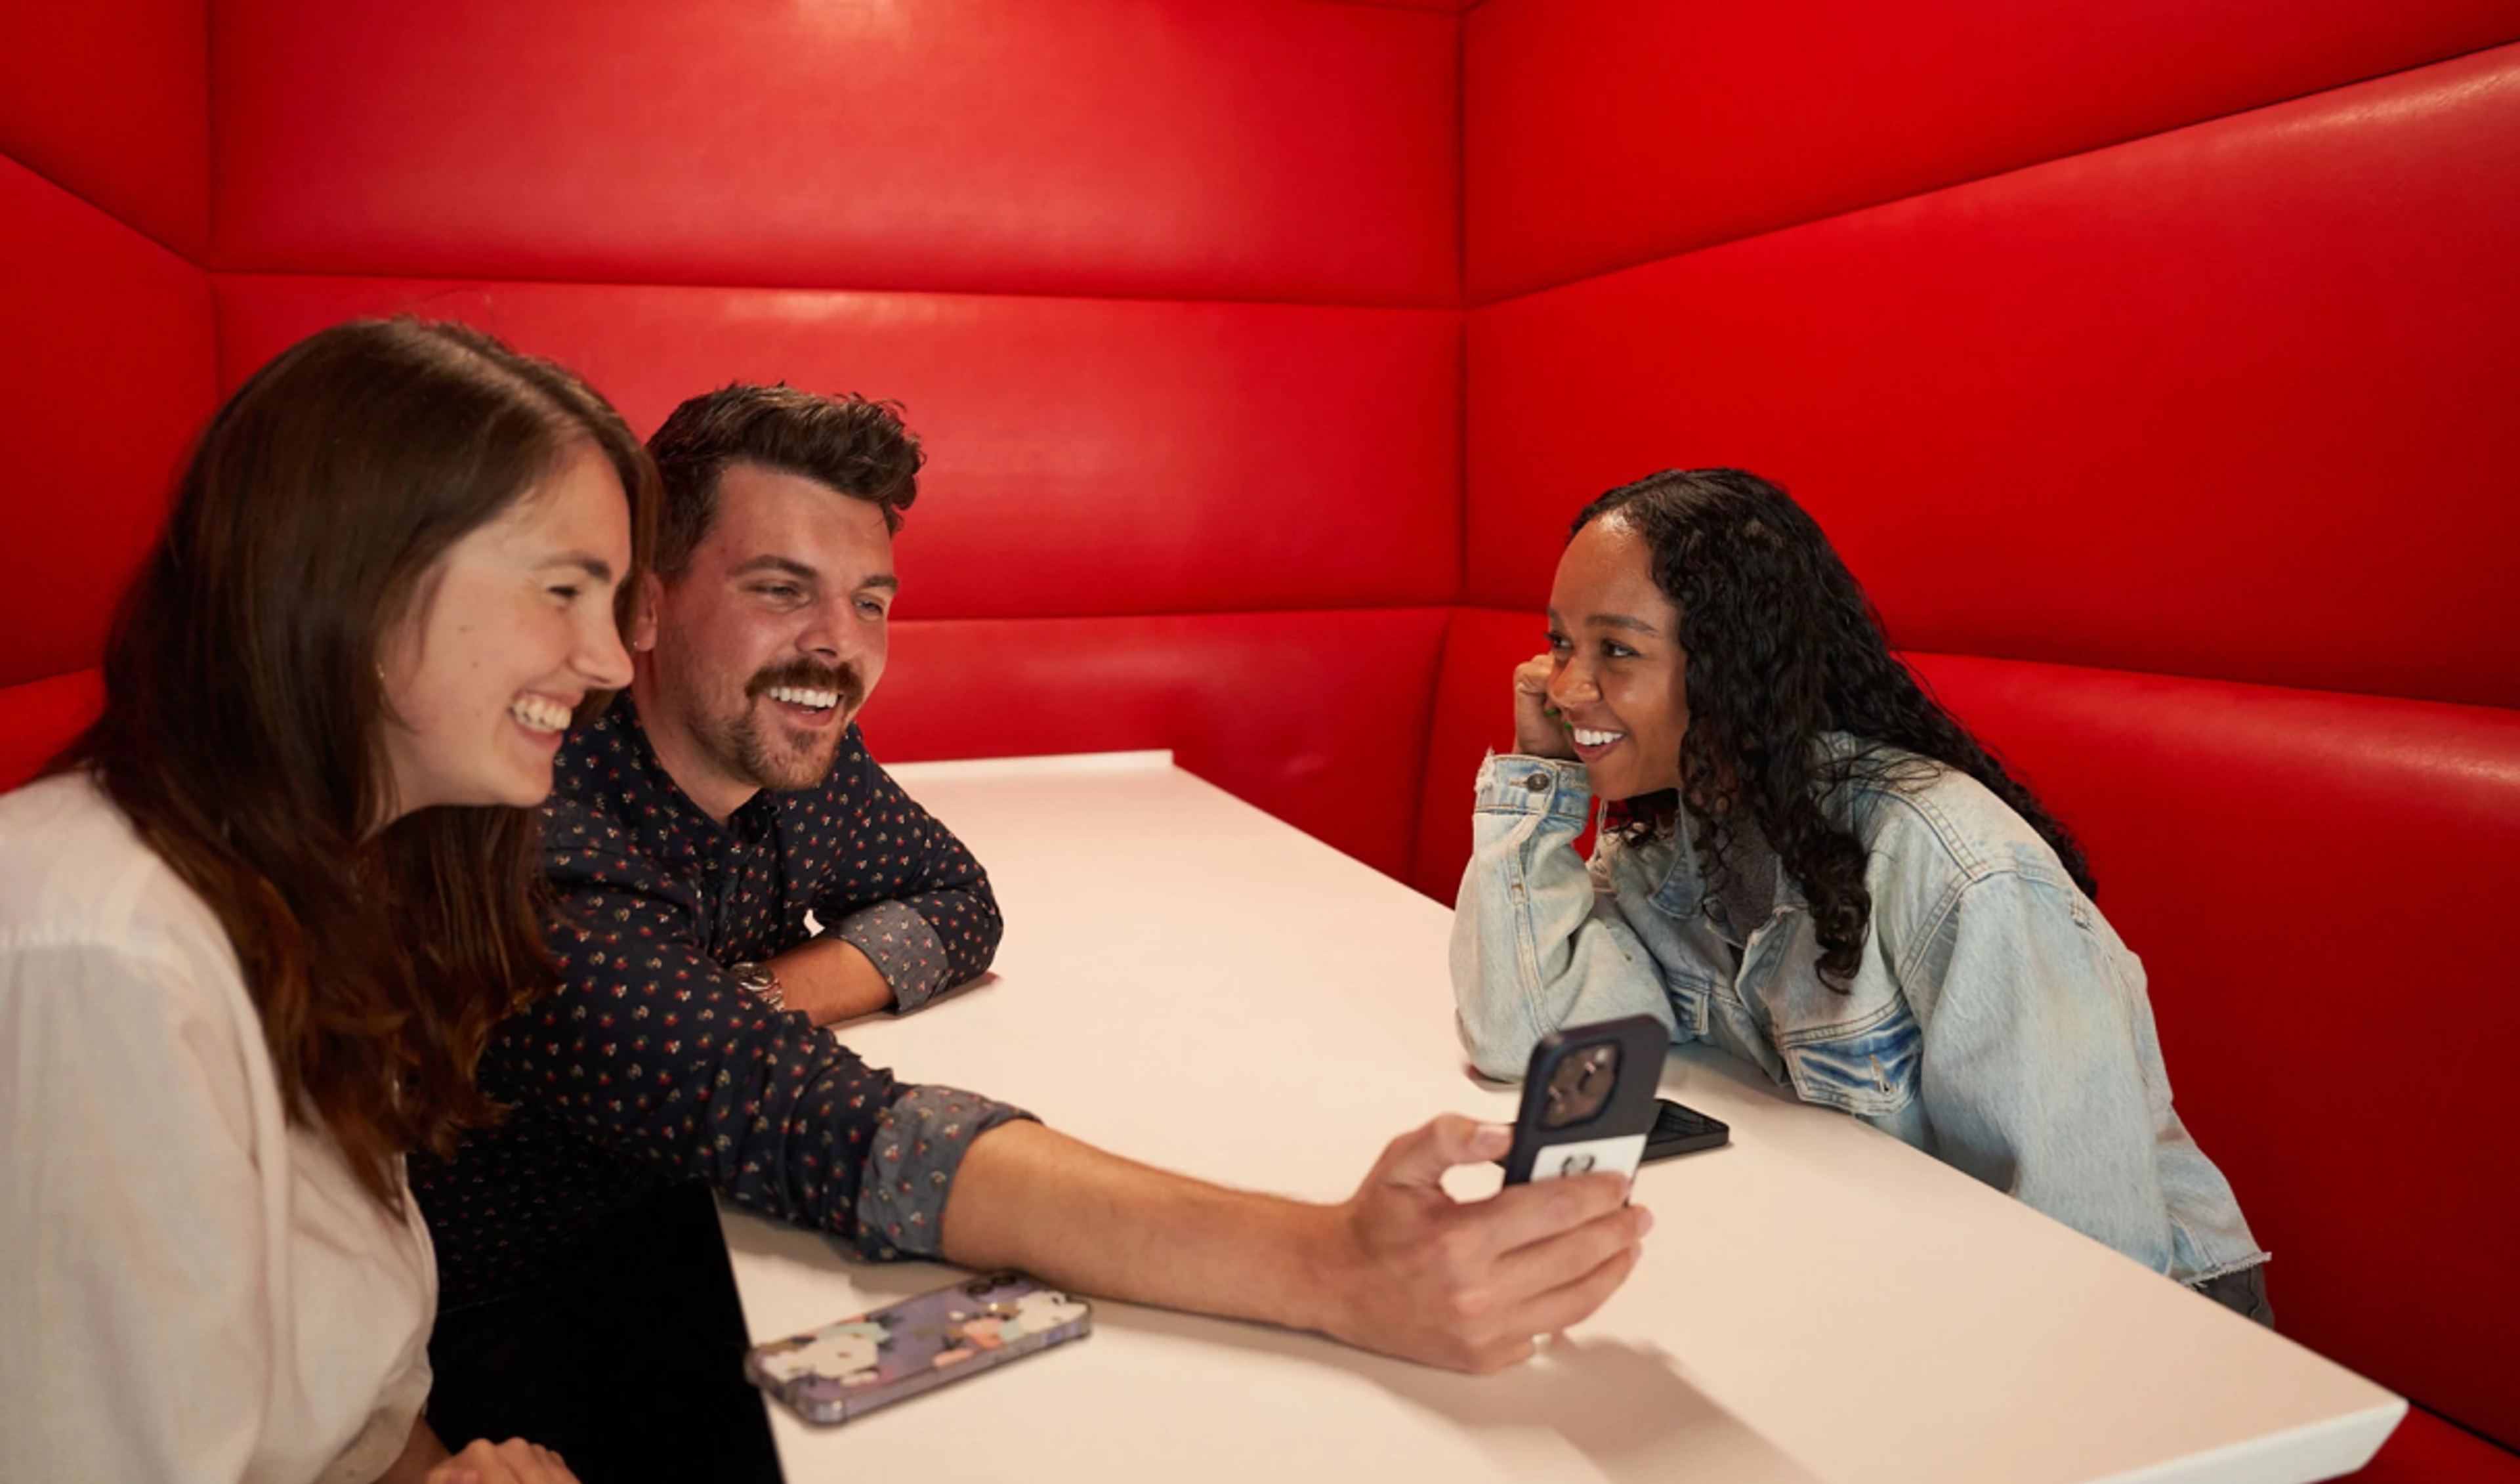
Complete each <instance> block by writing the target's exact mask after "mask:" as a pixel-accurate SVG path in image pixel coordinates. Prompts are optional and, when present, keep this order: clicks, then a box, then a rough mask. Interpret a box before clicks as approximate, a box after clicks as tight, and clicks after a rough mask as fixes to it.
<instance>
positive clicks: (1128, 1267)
mask: <svg viewBox="0 0 2520 1484" xmlns="http://www.w3.org/2000/svg"><path fill="white" fill-rule="evenodd" d="M1510 1137H1511V1136H1510V1133H1509V1131H1508V1130H1506V1129H1504V1128H1501V1127H1499V1126H1497V1125H1494V1124H1481V1123H1476V1122H1473V1121H1472V1120H1470V1119H1468V1118H1463V1117H1460V1116H1458V1115H1451V1114H1448V1115H1445V1116H1443V1117H1440V1118H1437V1119H1436V1120H1435V1121H1434V1122H1433V1123H1430V1124H1428V1125H1426V1126H1425V1127H1424V1128H1421V1129H1419V1130H1418V1131H1417V1132H1415V1133H1411V1134H1405V1135H1402V1136H1401V1137H1400V1138H1399V1139H1397V1140H1395V1141H1393V1143H1392V1144H1391V1146H1390V1147H1389V1148H1387V1149H1386V1150H1384V1152H1383V1155H1382V1158H1381V1159H1380V1160H1379V1161H1378V1162H1376V1164H1375V1165H1374V1167H1373V1172H1372V1173H1371V1174H1369V1175H1368V1176H1367V1177H1366V1179H1365V1183H1364V1185H1362V1186H1360V1187H1359V1188H1358V1190H1357V1192H1356V1194H1354V1195H1353V1196H1350V1197H1349V1198H1348V1199H1347V1200H1346V1201H1344V1202H1341V1203H1340V1204H1338V1205H1334V1206H1323V1205H1311V1204H1307V1203H1305V1202H1301V1201H1294V1200H1286V1199H1283V1198H1280V1197H1277V1196H1272V1195H1257V1194H1251V1193H1248V1192H1240V1191H1229V1190H1225V1189H1222V1188H1220V1187H1217V1186H1211V1185H1207V1184H1204V1183H1202V1182H1199V1181H1195V1180H1192V1179H1189V1178H1187V1177H1184V1176H1180V1175H1172V1174H1167V1173H1165V1172H1164V1171H1161V1170H1156V1169H1150V1168H1148V1166H1145V1165H1141V1164H1136V1163H1133V1162H1131V1161H1129V1160H1126V1159H1122V1158H1119V1157H1118V1156H1116V1155H1112V1154H1106V1153H1104V1152H1102V1150H1100V1149H1097V1148H1095V1147H1092V1146H1090V1145H1086V1144H1081V1143H1079V1142H1077V1141H1076V1140H1073V1139H1070V1138H1067V1137H1066V1136H1064V1135H1062V1134H1058V1133H1056V1132H1054V1131H1052V1130H1050V1129H1047V1128H1044V1127H1042V1126H1041V1125H1040V1124H1037V1123H1008V1124H1003V1125H1001V1126H999V1127H997V1128H994V1129H991V1130H989V1131H988V1132H986V1133H984V1134H982V1135H981V1136H980V1137H979V1138H978V1139H976V1140H974V1141H973V1142H972V1145H971V1147H970V1149H969V1151H968V1152H967V1153H966V1154H965V1155H964V1156H963V1162H962V1166H961V1168H960V1170H959V1171H958V1172H957V1173H956V1175H955V1177H954V1186H953V1192H952V1193H951V1194H950V1195H949V1196H948V1197H947V1199H946V1203H945V1213H944V1227H943V1232H942V1237H943V1240H942V1243H941V1245H942V1248H943V1251H944V1255H945V1256H946V1257H947V1258H948V1259H950V1260H951V1261H953V1262H956V1263H960V1264H962V1265H963V1266H965V1267H970V1268H981V1269H987V1268H1000V1267H1006V1268H1020V1269H1022V1270H1024V1271H1025V1272H1027V1273H1031V1274H1033V1275H1034V1276H1036V1277H1039V1278H1043V1279H1047V1280H1049V1281H1050V1282H1056V1283H1059V1284H1061V1285H1063V1286H1066V1287H1069V1288H1073V1289H1076V1290H1078V1291H1080V1292H1086V1293H1100V1294H1104V1295H1107V1296H1109V1297H1112V1298H1117V1299H1123V1300H1128V1301H1131V1302H1136V1303H1145V1304H1153V1305H1158V1306H1160V1307H1163V1308H1168V1309H1188V1310H1194V1311H1197V1312H1200V1313H1206V1314H1219V1315H1225V1316H1228V1317H1231V1318H1236V1319H1252V1320H1262V1321H1266V1322H1268V1323H1271V1324H1278V1325H1284V1326H1287V1327H1292V1328H1298V1329H1314V1330H1319V1331H1320V1332H1322V1333H1324V1334H1328V1335H1329V1336H1330V1337H1332V1338H1334V1339H1339V1340H1344V1341H1346V1342H1347V1343H1349V1344H1352V1345H1357V1346H1360V1347H1362V1348H1364V1349H1368V1350H1377V1351H1380V1352H1382V1353H1384V1354H1387V1355H1397V1356H1401V1357H1403V1358H1406V1359H1409V1360H1414V1361H1420V1362H1424V1363H1426V1364H1429V1365H1436V1366H1445V1367H1450V1368H1452V1369H1454V1370H1459V1371H1477V1372H1488V1371H1495V1370H1498V1369H1501V1368H1503V1367H1505V1366H1508V1365H1511V1364H1513V1363H1515V1362H1517V1361H1520V1360H1523V1359H1526V1358H1528V1357H1529V1356H1530V1355H1531V1353H1532V1349H1533V1345H1532V1341H1533V1338H1534V1337H1535V1336H1538V1335H1544V1334H1551V1333H1554V1332H1555V1331H1557V1330H1559V1329H1563V1328H1565V1327H1567V1326H1569V1325H1572V1324H1574V1323H1576V1322H1577V1321H1578V1320H1581V1319H1583V1318H1584V1317H1585V1316H1587V1315H1589V1314H1591V1313H1592V1312H1593V1311H1594V1310H1595V1309H1598V1308H1599V1307H1600V1305H1601V1303H1602V1301H1603V1300H1604V1299H1607V1298H1608V1297H1609V1296H1610V1294H1611V1292H1612V1291H1613V1290H1615V1289H1616V1288H1617V1287H1618V1286H1619V1284H1620V1283H1621V1282H1624V1281H1625V1280H1626V1279H1627V1276H1628V1273H1629V1270H1630V1269H1632V1268H1633V1267H1635V1265H1636V1260H1637V1254H1638V1243H1639V1242H1640V1241H1641V1240H1643V1237H1644V1234H1645V1232H1646V1230H1647V1229H1648V1228H1649V1227H1650V1226H1651V1224H1652V1223H1651V1218H1650V1217H1649V1216H1647V1215H1646V1214H1645V1212H1644V1210H1643V1208H1642V1207H1636V1206H1629V1205H1627V1204H1625V1201H1626V1198H1627V1189H1628V1183H1627V1181H1626V1180H1624V1179H1622V1178H1621V1177H1619V1176H1616V1175H1592V1176H1585V1177H1583V1178H1581V1179H1575V1180H1557V1181H1548V1182H1543V1183H1540V1184H1534V1185H1524V1186H1511V1187H1508V1188H1507V1189H1506V1190H1504V1191H1502V1192H1498V1193H1497V1194H1496V1195H1494V1196H1492V1197H1490V1198H1488V1199H1485V1200H1476V1201H1456V1200H1454V1199H1453V1198H1452V1197H1451V1196H1450V1195H1447V1194H1446V1193H1445V1192H1444V1190H1443V1187H1442V1184H1441V1182H1442V1179H1443V1174H1444V1171H1445V1170H1446V1169H1448V1168H1450V1167H1451V1166H1453V1165H1456V1164H1469V1163H1474V1162H1477V1161H1481V1160H1487V1159H1493V1158H1495V1157H1497V1156H1498V1155H1501V1154H1503V1153H1504V1152H1505V1149H1506V1146H1507V1144H1508V1142H1509V1140H1510Z"/></svg>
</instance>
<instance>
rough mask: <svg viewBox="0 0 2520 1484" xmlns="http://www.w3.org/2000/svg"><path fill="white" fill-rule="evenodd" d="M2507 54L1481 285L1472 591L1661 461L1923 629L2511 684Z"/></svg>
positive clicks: (2479, 690)
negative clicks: (1812, 543) (1809, 538)
mask: <svg viewBox="0 0 2520 1484" xmlns="http://www.w3.org/2000/svg"><path fill="white" fill-rule="evenodd" d="M2515 262H2520V47H2506V48H2503V49H2501V50H2498V51H2495V52H2488V53H2483V54H2480V55H2477V56H2473V57H2468V58H2463V59H2460V60H2458V61H2454V62H2449V63H2444V64H2441V65H2439V66H2435V67H2425V68H2421V69H2419V70H2416V71H2411V72H2407V73H2403V74H2400V75H2398V76H2395V77H2389V78H2385V79H2381V80H2379V81H2376V82H2371V83H2365V84H2361V85H2358V86H2355V87H2351V88H2344V89H2340V90H2337V91H2334V92H2330V93H2324V94H2320V95H2319V96H2318V97H2316V98H2311V99H2306V100H2303V101H2301V102H2298V103H2291V104H2284V105H2280V106H2278V107H2274V108H2270V109H2266V110H2262V111H2259V112H2253V113H2247V114H2242V115H2239V116H2237V117H2233V118H2228V119H2222V120H2218V121H2216V122H2213V123H2209V124H2202V125H2198V126H2196V127H2194V128H2190V129H2184V130H2181V131H2179V132H2177V133H2172V134H2166V135H2161V136H2158V137H2155V138H2152V139H2146V140H2141V141H2138V142H2136V143H2133V144H2128V145H2123V146H2120V147H2117V148H2114V149H2109V150H2103V151H2100V152H2098V153H2096V154H2092V155H2084V156H2078V157H2074V158H2071V159H2065V160H2059V161H2056V162H2054V163H2051V164H2046V165H2040V166H2036V167H2034V168H2031V169H2027V170H2022V171H2018V172H2016V173H2013V174H2009V175H2003V176H1999V177H1997V178H1995V179H1992V180H1986V181H1979V182H1975V183H1973V184H1969V185H1965V186H1958V187H1955V188H1953V189H1951V190H1948V191H1942V192H1937V193H1935V194H1934V195H1931V196H1925V197H1920V198H1917V199H1914V200H1912V201H1908V202H1899V203H1896V204H1893V205H1887V206H1881V207H1876V208H1874V209H1871V210H1868V211H1863V212H1859V213H1856V214H1854V215H1851V216H1844V217H1837V218H1832V219H1830V220H1828V221H1824V222H1820V223H1816V224H1813V225H1810V226H1806V227H1798V228H1794V229H1791V230H1788V231H1784V232H1778V233H1775V234H1772V235H1769V236H1766V237H1759V238H1753V239H1750V240H1748V241H1745V242H1740V243H1734V244H1730V245H1727V246H1725V247H1715V248H1710V249H1708V250H1706V251H1703V252H1697V253H1692V254H1688V255H1687V256H1683V257H1678V258H1672V259H1669V260H1666V261H1664V262H1660V263H1656V264H1653V265H1651V266H1648V267H1643V268H1638V269H1634V270H1631V271H1628V272H1625V273H1620V274H1615V275H1611V276H1608V277H1604V278H1598V279H1593V280H1589V281H1587V282H1585V283H1582V284H1578V285H1574V286H1571V287H1568V288H1565V289H1559V290H1554V291H1551V292H1546V293H1541V294H1535V295H1532V296H1530V297H1527V298H1522V299H1516V300H1512V301H1509V302H1508V303H1505V304H1500V305H1496V306H1492V307H1488V308H1483V309H1478V310H1475V311H1473V312H1472V313H1471V316H1470V338H1469V352H1468V355H1469V401H1468V408H1467V417H1468V428H1469V459H1468V472H1469V485H1468V488H1469V495H1468V502H1469V517H1468V519H1469V524H1468V528H1467V539H1468V543H1469V562H1468V571H1469V596H1470V599H1471V601H1473V602H1477V603H1483V604H1491V605H1497V606H1503V607H1540V606H1541V605H1542V603H1543V602H1544V599H1545V595H1546V589H1547V584H1548V574H1549V571H1550V569H1551V566H1552V563H1553V561H1554V553H1555V551H1556V549H1557V546H1558V544H1559V542H1560V541H1561V539H1562V536H1563V531H1564V523H1565V521H1566V519H1567V517H1568V516H1569V515H1570V514H1571V513H1572V512H1573V511H1574V510H1575V509H1576V508H1577V507H1578V506H1580V504H1581V503H1582V502H1583V501H1584V500H1586V499H1588V498H1590V497H1591V496H1592V495H1594V494H1597V493H1598V492H1599V491H1600V490H1602V489H1605V488H1607V487H1609V486H1611V485H1613V484H1616V483H1620V482H1622V481H1624V480H1627V479H1631V478H1635V477H1637V476H1639V475H1641V474H1643V473H1645V472H1650V471H1652V470H1655V469H1660V468H1665V467H1669V466H1674V465H1690V464H1710V463H1728V464H1738V465H1741V466H1743V467H1745V468H1750V469H1754V470H1757V471H1759V472H1762V473H1766V474H1768V475H1769V476H1771V477H1773V478H1776V479H1778V480H1779V481H1780V482H1782V483H1784V484H1785V485H1786V486H1787V487H1789V488H1791V489H1793V490H1794V491H1796V493H1797V494H1798V495H1800V496H1801V497H1803V498H1805V499H1806V500H1807V501H1808V502H1809V504H1810V506H1811V508H1812V509H1813V510H1814V512H1815V513H1816V514H1817V515H1818V516H1819V517H1820V518H1821V520H1822V522H1823V524H1824V525H1826V526H1827V527H1828V529H1829V531H1830V532H1831V534H1832V535H1833V536H1834V538H1835V539H1836V540H1837V542H1838V543H1839V545H1840V547H1841V549H1842V550H1843V551H1844V552H1845V554H1846V556H1847V558H1848V560H1849V562H1850V563H1851V564H1852V565H1853V566H1854V567H1855V568H1856V570H1857V571H1858V572H1859V573H1861V574H1862V575H1863V576H1864V577H1865V578H1866V580H1867V581H1868V584H1869V585H1870V588H1871V591H1872V593H1873V596H1874V598H1875V600H1876V601H1877V602H1878V603H1879V604H1880V606H1881V607H1882V610H1883V611H1884V613H1885V614H1886V615H1887V616H1888V618H1889V621H1890V625H1891V630H1892V632H1893V634H1894V635H1895V636H1896V637H1897V638H1898V639H1900V640H1901V641H1902V642H1903V643H1906V644H1909V645H1912V646H1914V647H1917V648H1922V649H1935V650H1945V651H1954V652H1976V653H1993V654H2005V655H2014V656H2022V657H2032V658H2044V659H2055V660H2065V661H2072V662H2077V663H2091V664H2103V665H2111V666H2118V667H2124V668H2129V669H2143V670H2159V671H2169V672H2174V673H2185V674H2206V675H2220V676H2225V677H2229V678H2237V679H2249V680H2260V681H2276V682H2283V683H2289V684H2295V685H2304V686H2315V687H2321V688H2330V689H2338V690H2353V691H2374V692H2383V693H2390V694H2397V695H2409V696H2423V697H2437V698H2443V699H2452V700H2463V701H2482V702H2489V703H2493V704H2503V705H2508V704H2520V583H2515V582H2513V581H2511V580H2510V578H2509V572H2508V568H2509V554H2510V553H2511V552H2512V551H2513V550H2515V549H2520V500H2515V499H2513V498H2512V492H2513V488H2514V486H2513V482H2512V481H2513V473H2512V471H2513V470H2514V469H2515V468H2520V416H2515V415H2514V413H2513V409H2514V408H2515V407H2520V336H2515V335H2514V334H2513V327H2514V326H2515V325H2520V274H2515V273H2514V272H2513V271H2512V268H2511V265H2512V264H2513V263H2515Z"/></svg>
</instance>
